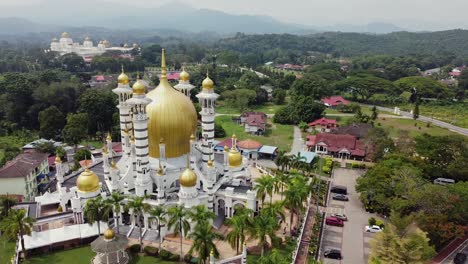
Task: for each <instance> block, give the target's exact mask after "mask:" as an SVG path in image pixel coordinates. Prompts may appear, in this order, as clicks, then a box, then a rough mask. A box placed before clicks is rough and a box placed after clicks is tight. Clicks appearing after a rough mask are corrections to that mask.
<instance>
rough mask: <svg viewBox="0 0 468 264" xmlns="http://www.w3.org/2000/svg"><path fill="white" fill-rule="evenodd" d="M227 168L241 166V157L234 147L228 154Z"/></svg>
mask: <svg viewBox="0 0 468 264" xmlns="http://www.w3.org/2000/svg"><path fill="white" fill-rule="evenodd" d="M228 161H229V166H231V167H239V166H241V165H242V155H241V154H240V152H239V151H237V149H235V147H233V148H232V149H231V150H230V151H229V154H228Z"/></svg>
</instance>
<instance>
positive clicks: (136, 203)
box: [127, 196, 151, 252]
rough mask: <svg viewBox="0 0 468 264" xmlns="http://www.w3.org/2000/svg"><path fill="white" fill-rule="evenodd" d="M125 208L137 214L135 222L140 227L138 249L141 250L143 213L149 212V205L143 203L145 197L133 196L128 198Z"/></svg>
mask: <svg viewBox="0 0 468 264" xmlns="http://www.w3.org/2000/svg"><path fill="white" fill-rule="evenodd" d="M127 209H128V210H130V211H133V214H136V215H137V219H138V220H137V224H138V227H139V228H140V232H139V234H138V235H139V241H140V249H141V252H143V228H142V226H143V219H142V218H143V214H144V213H147V212H149V210H150V209H151V206H150V205H149V204H147V203H145V197H139V196H134V197H131V198H130V199H129V200H128V203H127Z"/></svg>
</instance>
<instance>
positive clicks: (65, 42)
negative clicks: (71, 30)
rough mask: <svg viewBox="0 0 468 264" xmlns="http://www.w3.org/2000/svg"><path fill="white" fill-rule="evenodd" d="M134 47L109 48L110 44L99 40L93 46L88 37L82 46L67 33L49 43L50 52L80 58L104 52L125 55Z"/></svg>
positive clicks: (134, 45)
mask: <svg viewBox="0 0 468 264" xmlns="http://www.w3.org/2000/svg"><path fill="white" fill-rule="evenodd" d="M136 47H138V45H137V44H133V45H132V46H129V45H127V44H125V45H124V46H123V47H111V46H110V42H109V41H107V40H101V41H99V43H98V44H97V45H96V46H94V43H93V41H92V40H91V38H90V37H86V38H85V40H84V41H83V44H80V43H79V42H73V39H72V38H71V36H70V34H68V33H67V32H63V33H62V36H61V37H60V39H56V38H54V39H53V40H52V43H50V50H51V51H56V52H58V53H60V55H65V54H68V53H76V54H78V55H79V56H82V57H93V56H96V55H101V54H103V53H104V52H106V51H121V52H124V53H125V52H129V51H131V50H132V49H134V48H136Z"/></svg>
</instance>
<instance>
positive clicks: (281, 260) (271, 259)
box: [258, 248, 309, 264]
mask: <svg viewBox="0 0 468 264" xmlns="http://www.w3.org/2000/svg"><path fill="white" fill-rule="evenodd" d="M288 263H291V261H288V260H287V259H286V258H285V257H284V256H283V255H282V254H281V252H280V251H279V250H278V249H276V248H274V249H272V250H271V252H270V254H268V255H265V256H263V257H260V259H259V260H258V264H288ZM308 263H309V262H308Z"/></svg>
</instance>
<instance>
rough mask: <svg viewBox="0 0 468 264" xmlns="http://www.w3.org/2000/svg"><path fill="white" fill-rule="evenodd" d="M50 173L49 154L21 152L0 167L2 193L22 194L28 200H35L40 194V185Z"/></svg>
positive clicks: (0, 191)
mask: <svg viewBox="0 0 468 264" xmlns="http://www.w3.org/2000/svg"><path fill="white" fill-rule="evenodd" d="M48 174H49V162H48V154H45V153H38V152H26V153H22V154H19V155H18V156H17V157H16V158H15V159H13V160H11V161H9V162H7V163H6V164H5V166H3V167H2V168H1V169H0V194H13V195H22V196H23V198H24V200H26V201H30V200H33V199H34V197H35V196H37V195H38V185H39V184H40V183H41V181H44V180H45V181H46V180H47V178H48Z"/></svg>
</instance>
